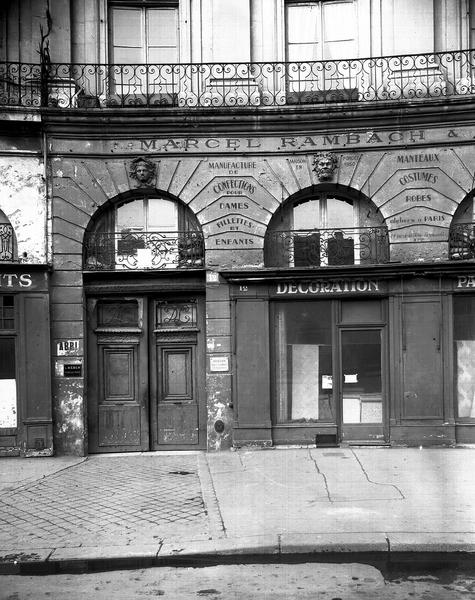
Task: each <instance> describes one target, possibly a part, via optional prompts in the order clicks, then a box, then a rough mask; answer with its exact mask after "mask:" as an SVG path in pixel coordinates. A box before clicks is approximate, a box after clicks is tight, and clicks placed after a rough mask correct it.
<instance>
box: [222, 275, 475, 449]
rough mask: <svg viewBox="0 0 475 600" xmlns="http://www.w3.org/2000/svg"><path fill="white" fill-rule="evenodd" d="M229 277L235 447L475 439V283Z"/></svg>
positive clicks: (442, 278) (464, 279)
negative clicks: (474, 360) (232, 312)
mask: <svg viewBox="0 0 475 600" xmlns="http://www.w3.org/2000/svg"><path fill="white" fill-rule="evenodd" d="M224 275H225V277H226V278H227V279H228V281H229V283H230V285H231V295H232V298H233V306H234V315H235V325H234V329H235V336H236V352H235V356H234V368H235V374H236V385H235V388H234V394H235V397H236V398H237V402H236V404H237V406H235V414H236V420H235V424H234V442H235V444H237V445H245V444H249V443H251V444H259V445H273V444H316V445H317V446H318V445H338V444H364V445H424V446H427V445H440V444H446V445H451V444H454V443H456V442H458V443H468V442H471V443H473V439H474V433H475V430H474V429H473V423H474V414H475V413H474V412H473V389H472V388H473V368H472V361H473V354H472V350H473V348H472V346H473V341H472V340H473V338H474V335H473V327H472V325H471V324H470V323H471V322H472V320H473V317H474V310H475V295H474V294H473V288H472V293H470V284H469V282H470V281H472V284H474V285H475V283H474V282H475V279H474V278H473V276H470V275H461V274H459V275H456V274H455V273H449V272H447V271H446V272H445V273H444V272H441V270H440V268H438V269H436V268H435V267H429V266H426V268H425V269H422V268H419V267H413V268H412V269H408V268H400V269H399V273H398V272H396V270H395V269H394V268H393V269H391V268H389V267H386V268H380V269H378V268H373V270H372V273H371V274H360V275H358V276H356V275H354V274H348V273H345V274H343V273H342V274H339V273H336V272H335V271H333V272H332V273H329V274H327V275H326V276H322V275H321V274H320V275H319V276H318V277H317V276H316V275H314V274H310V273H308V272H307V273H304V272H301V271H299V272H298V273H297V272H295V273H292V274H291V273H285V274H284V273H276V272H273V273H271V272H269V273H267V274H265V275H264V274H263V273H262V272H261V273H260V276H258V274H257V273H253V274H251V273H244V272H240V273H236V272H234V273H231V272H227V273H225V274H224ZM454 373H455V376H454Z"/></svg>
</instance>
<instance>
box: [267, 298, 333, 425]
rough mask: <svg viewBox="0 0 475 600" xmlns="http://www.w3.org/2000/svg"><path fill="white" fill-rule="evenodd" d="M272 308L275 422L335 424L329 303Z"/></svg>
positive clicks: (297, 304) (310, 303) (296, 304)
mask: <svg viewBox="0 0 475 600" xmlns="http://www.w3.org/2000/svg"><path fill="white" fill-rule="evenodd" d="M275 308H276V310H275V320H276V322H275V331H276V337H275V356H276V361H275V390H276V404H277V405H276V417H277V422H278V423H286V422H289V421H298V422H313V421H317V422H318V421H321V422H335V410H334V401H333V379H332V373H333V371H332V334H331V323H332V321H331V302H329V301H322V302H295V303H292V304H290V303H276V305H275Z"/></svg>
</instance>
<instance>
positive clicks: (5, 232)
mask: <svg viewBox="0 0 475 600" xmlns="http://www.w3.org/2000/svg"><path fill="white" fill-rule="evenodd" d="M14 241H15V237H14V234H13V227H12V226H11V225H10V224H8V223H0V261H1V262H12V261H13V260H14V259H15V252H14Z"/></svg>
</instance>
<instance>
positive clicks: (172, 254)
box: [84, 231, 204, 271]
mask: <svg viewBox="0 0 475 600" xmlns="http://www.w3.org/2000/svg"><path fill="white" fill-rule="evenodd" d="M203 266H204V243H203V234H202V233H201V232H198V231H175V232H158V231H154V232H150V231H140V232H136V231H124V232H121V233H104V232H92V233H89V234H86V237H85V241H84V270H86V271H102V270H118V269H132V270H133V269H201V268H203Z"/></svg>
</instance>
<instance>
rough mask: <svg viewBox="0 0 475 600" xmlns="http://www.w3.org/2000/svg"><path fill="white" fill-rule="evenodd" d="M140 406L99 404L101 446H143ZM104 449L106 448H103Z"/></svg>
mask: <svg viewBox="0 0 475 600" xmlns="http://www.w3.org/2000/svg"><path fill="white" fill-rule="evenodd" d="M140 420H141V419H140V407H139V406H137V405H131V406H127V405H122V406H120V405H115V406H107V405H104V404H103V405H101V406H99V446H101V447H104V446H114V450H116V449H117V448H115V447H116V446H134V448H133V450H135V447H136V446H141V443H140V429H141V428H140V425H141V423H140ZM101 450H102V451H104V448H101Z"/></svg>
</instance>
